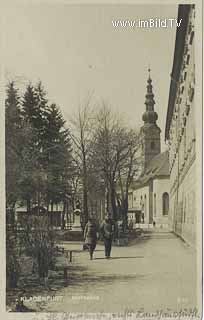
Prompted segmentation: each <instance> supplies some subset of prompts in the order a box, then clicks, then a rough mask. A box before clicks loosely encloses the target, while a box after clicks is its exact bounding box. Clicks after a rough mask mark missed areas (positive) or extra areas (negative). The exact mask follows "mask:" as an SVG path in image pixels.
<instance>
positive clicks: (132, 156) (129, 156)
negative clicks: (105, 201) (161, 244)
mask: <svg viewBox="0 0 204 320" xmlns="http://www.w3.org/2000/svg"><path fill="white" fill-rule="evenodd" d="M126 151H127V152H126V157H125V158H124V161H123V162H121V163H120V165H119V168H118V176H117V186H118V188H119V193H118V194H117V198H118V200H119V201H118V202H119V205H120V208H121V213H122V217H123V221H124V225H125V226H127V213H128V194H129V189H130V187H131V185H132V183H133V181H134V179H135V178H136V177H137V175H138V173H139V170H140V162H141V157H140V152H139V151H140V137H139V134H138V133H137V132H136V131H135V130H129V132H127V141H126Z"/></svg>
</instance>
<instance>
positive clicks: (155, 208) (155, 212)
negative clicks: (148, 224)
mask: <svg viewBox="0 0 204 320" xmlns="http://www.w3.org/2000/svg"><path fill="white" fill-rule="evenodd" d="M156 210H157V206H156V193H155V194H154V216H155V217H156V215H157V211H156Z"/></svg>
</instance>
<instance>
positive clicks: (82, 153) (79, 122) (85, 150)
mask: <svg viewBox="0 0 204 320" xmlns="http://www.w3.org/2000/svg"><path fill="white" fill-rule="evenodd" d="M70 123H71V126H72V134H71V137H72V141H73V146H74V162H75V165H76V167H78V170H79V172H80V179H81V183H82V187H83V217H84V223H86V222H87V220H88V214H89V213H88V166H89V164H88V163H89V159H90V154H91V147H92V138H93V123H94V113H93V107H92V106H91V96H89V97H88V98H87V99H86V101H85V103H84V104H82V105H81V106H79V108H78V111H77V112H76V113H75V115H74V116H73V117H72V119H71V120H70Z"/></svg>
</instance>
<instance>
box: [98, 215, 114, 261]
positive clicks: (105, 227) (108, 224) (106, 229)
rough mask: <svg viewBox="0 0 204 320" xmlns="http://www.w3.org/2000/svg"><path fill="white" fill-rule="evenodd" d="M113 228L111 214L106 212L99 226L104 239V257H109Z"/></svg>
mask: <svg viewBox="0 0 204 320" xmlns="http://www.w3.org/2000/svg"><path fill="white" fill-rule="evenodd" d="M115 230H116V229H115V224H114V222H113V221H112V219H111V216H110V215H109V214H107V215H106V217H105V220H104V221H103V222H102V224H101V226H100V233H101V235H102V237H103V240H104V246H105V257H106V259H110V254H111V248H112V240H113V237H114V234H115Z"/></svg>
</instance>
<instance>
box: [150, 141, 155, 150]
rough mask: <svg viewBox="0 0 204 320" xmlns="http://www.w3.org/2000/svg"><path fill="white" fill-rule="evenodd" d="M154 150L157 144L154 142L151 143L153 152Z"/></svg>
mask: <svg viewBox="0 0 204 320" xmlns="http://www.w3.org/2000/svg"><path fill="white" fill-rule="evenodd" d="M154 148H155V142H154V141H152V142H151V149H152V150H153V149H154Z"/></svg>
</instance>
